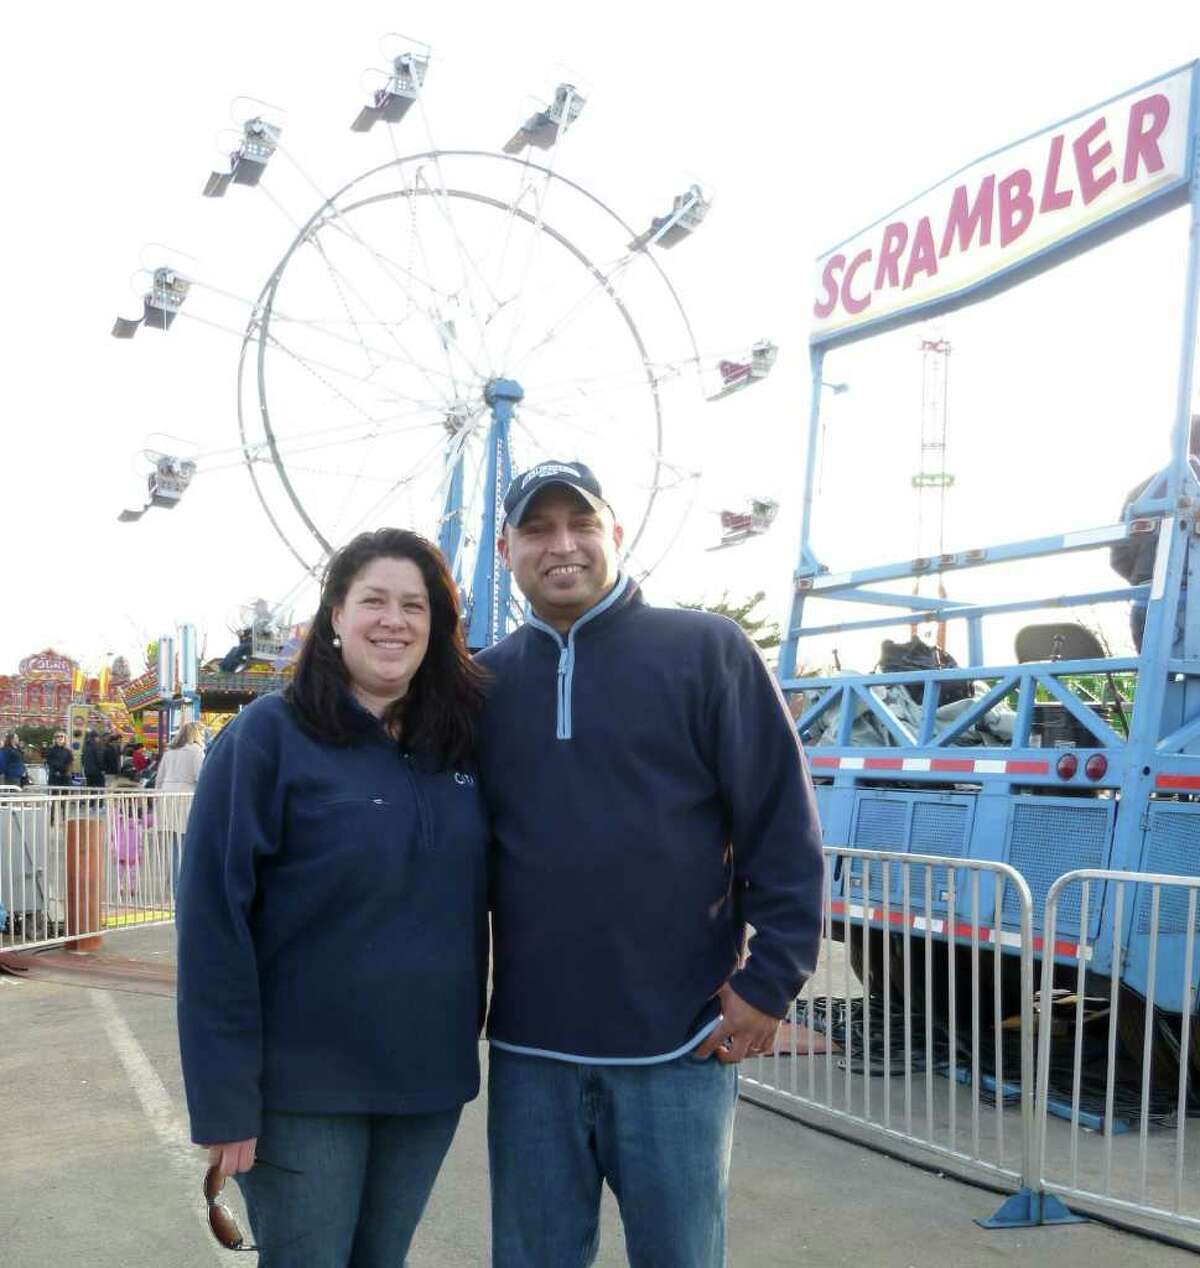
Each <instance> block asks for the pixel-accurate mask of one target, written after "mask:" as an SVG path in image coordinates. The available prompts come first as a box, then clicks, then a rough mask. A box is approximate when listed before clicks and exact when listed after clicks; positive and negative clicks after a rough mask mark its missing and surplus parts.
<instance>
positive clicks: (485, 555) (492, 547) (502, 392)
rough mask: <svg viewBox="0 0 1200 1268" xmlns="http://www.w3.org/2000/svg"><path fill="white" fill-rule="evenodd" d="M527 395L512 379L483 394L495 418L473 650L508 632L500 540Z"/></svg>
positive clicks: (475, 585) (507, 579)
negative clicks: (518, 415)
mask: <svg viewBox="0 0 1200 1268" xmlns="http://www.w3.org/2000/svg"><path fill="white" fill-rule="evenodd" d="M524 395H525V393H524V392H523V391H522V389H521V385H520V384H519V383H514V382H513V381H512V380H511V379H493V380H492V381H491V382H490V383H489V384H488V385H487V387H486V388H484V391H483V399H484V400H485V401H486V402H487V403H488V405H489V406H491V410H492V418H491V423H490V424H489V426H488V434H487V473H486V476H485V480H484V486H483V494H484V498H485V502H484V508H483V528H482V531H481V532H480V535H479V549H478V552H477V553H476V556H475V577H474V580H473V582H472V585H471V610H470V613H469V615H468V620H467V646H468V647H470V648H471V650H472V651H478V650H479V649H480V648H482V647H491V645H492V644H493V643H496V642H498V641H499V640H500V639H502V638H503V637H504V635H505V634H506V633H507V632H508V623H509V612H510V608H511V604H512V577H511V575H510V573H509V571H508V569H507V568H505V567H503V566H502V565H501V563H500V558H499V556H498V555H497V553H496V540H497V538H498V536H499V533H500V530H501V526H502V524H503V520H504V495H505V493H506V492H507V491H508V486H509V483H510V482H511V481H512V454H511V451H510V449H509V440H508V436H509V430H510V427H511V424H512V416H513V409H514V408H515V406H516V404H517V402H518V401H520V400H521V399H522V397H523V396H524Z"/></svg>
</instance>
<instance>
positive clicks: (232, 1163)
mask: <svg viewBox="0 0 1200 1268" xmlns="http://www.w3.org/2000/svg"><path fill="white" fill-rule="evenodd" d="M257 1144H258V1137H257V1136H251V1137H250V1139H249V1140H235V1141H231V1142H230V1143H229V1144H227V1145H209V1147H208V1165H209V1166H210V1167H216V1168H218V1170H219V1171H220V1172H221V1174H222V1175H223V1176H232V1175H236V1174H237V1173H238V1172H239V1171H249V1170H250V1168H251V1167H253V1166H254V1147H255V1146H256V1145H257Z"/></svg>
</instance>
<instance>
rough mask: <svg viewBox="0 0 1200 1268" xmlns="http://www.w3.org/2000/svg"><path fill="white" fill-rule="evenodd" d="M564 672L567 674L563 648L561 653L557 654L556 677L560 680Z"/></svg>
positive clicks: (565, 652) (564, 649)
mask: <svg viewBox="0 0 1200 1268" xmlns="http://www.w3.org/2000/svg"><path fill="white" fill-rule="evenodd" d="M566 672H567V649H566V648H565V647H564V648H563V649H562V651H561V652H559V653H558V676H559V677H560V678H562V677H564V676H565V675H566Z"/></svg>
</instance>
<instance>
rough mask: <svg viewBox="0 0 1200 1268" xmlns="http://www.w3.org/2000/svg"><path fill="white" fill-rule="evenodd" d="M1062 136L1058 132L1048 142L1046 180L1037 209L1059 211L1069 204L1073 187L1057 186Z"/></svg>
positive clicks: (1073, 193) (1072, 196) (1073, 195)
mask: <svg viewBox="0 0 1200 1268" xmlns="http://www.w3.org/2000/svg"><path fill="white" fill-rule="evenodd" d="M1062 152H1063V138H1062V134H1061V133H1060V134H1059V135H1058V136H1056V137H1055V138H1054V140H1053V141H1051V142H1050V158H1049V160H1048V161H1047V163H1046V180H1045V183H1044V184H1043V185H1042V201H1041V205H1040V206H1039V207H1038V211H1041V212H1046V211H1059V210H1061V209H1062V208H1063V207H1069V206H1070V205H1071V199H1072V198H1074V197H1075V191H1074V190H1073V189H1059V188H1058V169H1059V168H1060V167H1061V166H1062Z"/></svg>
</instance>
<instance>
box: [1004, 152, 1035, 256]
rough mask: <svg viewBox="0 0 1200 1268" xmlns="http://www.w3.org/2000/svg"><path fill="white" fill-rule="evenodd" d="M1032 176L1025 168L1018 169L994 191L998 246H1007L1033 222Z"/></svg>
mask: <svg viewBox="0 0 1200 1268" xmlns="http://www.w3.org/2000/svg"><path fill="white" fill-rule="evenodd" d="M1032 187H1033V176H1032V175H1031V174H1030V172H1029V169H1028V168H1027V167H1019V168H1017V170H1016V171H1015V172H1012V173H1010V174H1009V175H1008V176H1006V177H1005V178H1004V179H1003V180H1002V181H1001V182H1000V185H999V188H998V189H997V190H996V209H997V211H998V212H999V215H1000V245H1001V246H1002V247H1006V246H1008V244H1009V243H1010V242H1016V240H1017V239H1018V238H1019V237H1020V236H1021V234H1023V233H1024V232H1025V230H1026V229H1028V228H1029V225H1030V222H1031V221H1032V220H1033V199H1032V198H1031V197H1030V195H1029V191H1030V189H1031V188H1032Z"/></svg>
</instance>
